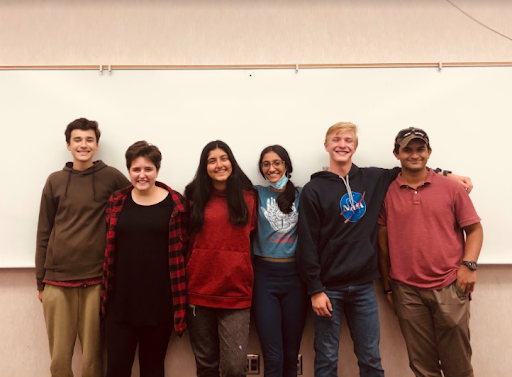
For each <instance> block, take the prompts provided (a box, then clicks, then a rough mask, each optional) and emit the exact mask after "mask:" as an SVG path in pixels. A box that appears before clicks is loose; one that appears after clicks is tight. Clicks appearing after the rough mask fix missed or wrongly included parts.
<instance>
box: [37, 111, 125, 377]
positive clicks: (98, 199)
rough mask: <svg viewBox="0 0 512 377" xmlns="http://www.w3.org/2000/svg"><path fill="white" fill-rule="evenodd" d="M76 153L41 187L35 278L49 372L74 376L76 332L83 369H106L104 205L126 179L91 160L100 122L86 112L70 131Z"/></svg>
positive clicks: (88, 373)
mask: <svg viewBox="0 0 512 377" xmlns="http://www.w3.org/2000/svg"><path fill="white" fill-rule="evenodd" d="M65 135H66V143H67V149H68V150H69V151H70V152H71V155H72V156H73V162H68V163H66V165H65V166H64V168H63V169H62V170H61V171H58V172H55V173H53V174H50V176H49V177H48V179H47V181H46V184H45V186H44V189H43V195H42V198H41V208H40V211H39V223H38V228H37V247H36V278H37V289H38V291H39V300H40V301H41V302H42V303H43V312H44V318H45V322H46V330H47V333H48V340H49V344H50V355H51V367H50V370H51V374H52V376H54V377H56V376H59V377H61V376H73V372H72V370H71V360H72V357H73V350H74V346H75V341H76V337H77V335H78V337H79V338H80V343H81V345H82V351H83V356H82V376H83V377H97V376H101V375H102V374H103V363H102V357H101V355H102V348H101V344H100V292H101V277H102V271H103V270H102V267H103V260H104V252H105V239H106V234H105V233H106V226H105V207H106V205H107V201H108V199H109V197H110V195H111V194H112V193H113V192H114V191H116V190H119V189H121V188H124V187H126V186H128V185H129V181H128V180H127V179H126V177H125V176H124V175H123V174H122V173H121V172H119V171H118V170H117V169H115V168H112V167H109V166H107V165H105V163H103V162H102V161H93V158H94V154H95V153H96V151H97V150H98V148H99V145H98V142H99V139H100V135H101V133H100V130H99V128H98V123H97V122H95V121H90V120H88V119H85V118H80V119H76V120H74V121H73V122H71V123H70V124H69V125H68V126H67V128H66V131H65Z"/></svg>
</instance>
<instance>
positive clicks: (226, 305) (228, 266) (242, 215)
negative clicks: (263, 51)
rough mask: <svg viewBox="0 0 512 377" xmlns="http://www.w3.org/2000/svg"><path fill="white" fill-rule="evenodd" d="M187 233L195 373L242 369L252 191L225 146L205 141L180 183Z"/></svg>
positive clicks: (232, 375) (233, 376)
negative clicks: (186, 211)
mask: <svg viewBox="0 0 512 377" xmlns="http://www.w3.org/2000/svg"><path fill="white" fill-rule="evenodd" d="M185 196H186V198H187V201H188V203H189V205H190V229H191V233H192V237H191V242H190V250H189V254H188V258H187V259H188V260H187V265H186V275H187V298H188V303H189V308H188V310H187V324H188V328H189V331H190V342H191V345H192V350H193V351H194V355H195V358H196V365H197V376H198V377H203V376H223V377H228V376H229V377H239V376H244V375H245V366H246V349H247V344H248V340H249V318H250V307H251V300H252V285H253V271H252V265H251V234H252V232H253V231H254V230H255V228H256V223H257V197H256V194H255V191H254V188H253V186H252V183H251V181H250V180H249V178H247V176H246V175H245V174H244V172H243V171H242V170H241V169H240V167H239V166H238V164H237V162H236V160H235V157H234V156H233V153H232V152H231V149H230V148H229V146H228V145H227V144H226V143H224V142H222V141H219V140H217V141H212V142H210V143H208V144H207V145H206V146H205V147H204V149H203V151H202V153H201V158H200V162H199V167H198V169H197V172H196V175H195V177H194V179H193V181H192V182H191V183H189V184H188V186H187V187H186V189H185Z"/></svg>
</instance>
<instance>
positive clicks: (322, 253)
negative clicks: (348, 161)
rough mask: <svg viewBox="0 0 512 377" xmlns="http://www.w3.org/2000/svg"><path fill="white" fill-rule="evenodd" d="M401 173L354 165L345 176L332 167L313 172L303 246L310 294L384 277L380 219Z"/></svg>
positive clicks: (304, 208) (300, 255) (305, 195)
mask: <svg viewBox="0 0 512 377" xmlns="http://www.w3.org/2000/svg"><path fill="white" fill-rule="evenodd" d="M399 172H400V168H394V169H391V170H390V169H381V168H359V167H357V166H356V165H354V164H352V167H351V169H350V172H349V173H348V175H347V177H344V178H341V177H340V176H338V175H337V174H334V173H331V172H328V171H322V172H318V173H315V174H313V175H312V176H311V181H310V182H309V183H308V184H306V185H305V186H304V188H303V190H302V194H301V196H300V206H299V207H300V211H299V233H298V246H297V263H298V266H299V271H300V274H301V276H302V279H303V280H304V281H305V282H306V284H307V286H308V293H309V294H310V295H314V294H316V293H319V292H323V291H324V290H325V289H336V288H342V287H346V286H349V285H358V284H364V283H367V282H370V281H372V280H374V279H377V278H378V277H379V271H378V267H377V219H378V216H379V212H380V208H381V206H382V202H383V200H384V197H385V196H386V192H387V190H388V187H389V184H390V183H391V182H392V181H393V180H394V179H395V178H396V177H397V175H398V173H399ZM344 180H345V182H344Z"/></svg>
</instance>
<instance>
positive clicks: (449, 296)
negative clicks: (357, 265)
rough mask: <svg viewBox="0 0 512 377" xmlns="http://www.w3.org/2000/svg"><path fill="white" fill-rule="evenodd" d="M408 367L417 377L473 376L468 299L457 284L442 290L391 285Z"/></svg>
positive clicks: (394, 283)
mask: <svg viewBox="0 0 512 377" xmlns="http://www.w3.org/2000/svg"><path fill="white" fill-rule="evenodd" d="M392 286H393V302H394V304H395V309H396V313H397V316H398V321H399V323H400V329H401V330H402V334H403V336H404V338H405V343H406V344H407V352H408V354H409V365H410V367H411V369H412V371H413V372H414V374H415V375H416V376H419V377H441V376H442V375H441V369H442V370H443V373H444V376H445V377H472V376H473V368H472V366H471V345H470V343H469V299H468V297H467V296H466V294H465V293H464V292H463V291H462V290H461V288H460V286H459V285H458V283H457V281H454V282H453V283H452V284H450V285H449V286H448V287H446V288H443V289H435V290H428V289H418V288H415V287H411V286H409V285H404V284H398V283H396V282H393V283H392Z"/></svg>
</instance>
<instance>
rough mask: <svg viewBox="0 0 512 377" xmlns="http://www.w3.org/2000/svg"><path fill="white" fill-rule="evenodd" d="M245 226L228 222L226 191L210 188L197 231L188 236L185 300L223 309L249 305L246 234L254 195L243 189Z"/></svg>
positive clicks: (250, 276)
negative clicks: (245, 206)
mask: <svg viewBox="0 0 512 377" xmlns="http://www.w3.org/2000/svg"><path fill="white" fill-rule="evenodd" d="M244 198H245V202H246V203H247V209H248V210H249V222H248V224H247V225H246V226H243V227H242V226H234V225H232V224H230V222H229V217H228V206H227V198H226V193H225V192H223V191H214V192H213V193H212V196H211V198H210V200H209V201H208V204H207V205H206V208H205V213H204V225H203V228H202V229H201V231H200V232H199V233H197V234H195V235H193V236H192V240H191V242H190V253H189V258H188V262H187V265H186V275H187V294H188V303H189V304H192V305H200V306H207V307H213V308H223V309H245V308H249V307H250V306H251V300H252V285H253V271H252V264H251V241H250V235H251V232H252V231H253V230H255V229H256V224H257V197H256V195H255V194H254V192H252V191H244Z"/></svg>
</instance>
